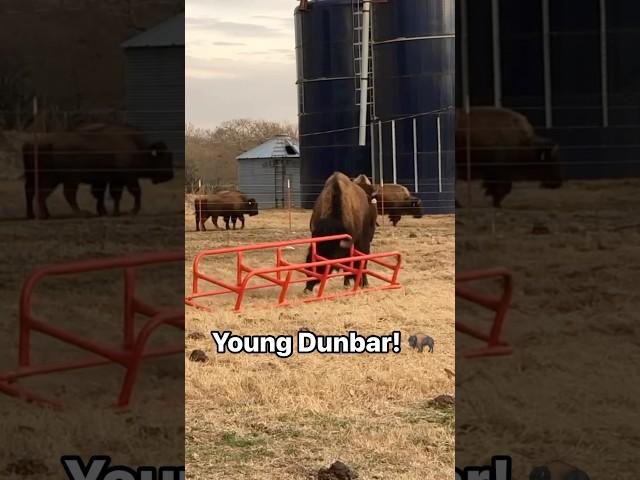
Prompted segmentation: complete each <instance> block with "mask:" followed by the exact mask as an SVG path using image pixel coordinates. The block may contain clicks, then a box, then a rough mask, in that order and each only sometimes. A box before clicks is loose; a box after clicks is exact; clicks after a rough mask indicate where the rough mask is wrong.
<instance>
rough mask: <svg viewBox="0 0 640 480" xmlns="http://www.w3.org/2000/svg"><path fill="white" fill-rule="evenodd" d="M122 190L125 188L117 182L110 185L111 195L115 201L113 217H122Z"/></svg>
mask: <svg viewBox="0 0 640 480" xmlns="http://www.w3.org/2000/svg"><path fill="white" fill-rule="evenodd" d="M122 190H124V187H123V186H122V185H121V184H120V183H117V182H111V183H110V184H109V195H111V198H112V199H113V216H114V217H117V216H118V215H120V200H122Z"/></svg>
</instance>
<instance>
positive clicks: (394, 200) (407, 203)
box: [375, 183, 422, 227]
mask: <svg viewBox="0 0 640 480" xmlns="http://www.w3.org/2000/svg"><path fill="white" fill-rule="evenodd" d="M375 196H376V200H377V207H378V213H382V209H383V208H384V213H385V215H389V220H391V223H392V224H393V226H394V227H395V226H396V225H397V224H398V222H399V221H400V219H401V218H402V215H411V216H412V217H413V218H422V201H421V200H420V199H419V198H418V197H414V196H413V195H411V193H410V192H409V189H408V188H407V187H405V186H403V185H398V184H395V183H385V184H384V186H383V187H382V188H381V187H380V185H376V193H375Z"/></svg>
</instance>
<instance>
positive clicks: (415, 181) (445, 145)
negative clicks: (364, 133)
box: [373, 0, 455, 213]
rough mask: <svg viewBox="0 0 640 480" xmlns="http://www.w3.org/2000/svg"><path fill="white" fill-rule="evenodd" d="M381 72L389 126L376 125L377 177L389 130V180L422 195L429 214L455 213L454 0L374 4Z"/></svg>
mask: <svg viewBox="0 0 640 480" xmlns="http://www.w3.org/2000/svg"><path fill="white" fill-rule="evenodd" d="M373 72H374V75H373V79H374V85H375V104H374V105H375V107H374V108H375V116H376V117H377V120H378V121H379V122H381V125H380V126H378V125H375V121H374V127H375V130H374V131H375V136H374V147H375V149H376V150H375V157H376V161H375V162H374V164H375V167H376V170H377V171H376V172H374V177H375V178H376V180H379V178H380V170H381V169H380V161H379V160H380V158H379V157H380V154H379V153H380V152H379V145H380V141H379V140H380V139H379V138H377V137H378V132H381V133H382V142H381V143H382V173H383V177H384V181H385V183H388V182H395V183H400V184H403V185H405V186H406V187H407V188H409V189H410V190H412V191H416V190H417V194H418V196H419V197H421V198H422V201H423V204H424V205H425V209H426V211H427V212H430V213H449V212H452V211H453V210H454V208H455V151H454V150H455V149H454V137H455V111H454V108H453V107H454V104H455V6H454V0H421V1H415V0H389V1H388V2H386V3H374V8H373ZM433 112H438V113H433ZM392 121H393V122H392ZM394 139H395V142H394ZM394 143H395V168H394V149H393V144H394ZM416 167H417V168H416ZM416 170H417V173H416Z"/></svg>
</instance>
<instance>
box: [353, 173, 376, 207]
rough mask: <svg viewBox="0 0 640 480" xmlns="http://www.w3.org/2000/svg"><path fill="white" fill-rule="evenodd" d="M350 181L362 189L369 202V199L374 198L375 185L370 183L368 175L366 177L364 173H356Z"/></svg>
mask: <svg viewBox="0 0 640 480" xmlns="http://www.w3.org/2000/svg"><path fill="white" fill-rule="evenodd" d="M352 182H353V183H355V184H356V185H358V186H359V187H360V188H361V189H362V190H364V193H366V194H367V198H368V199H369V202H371V200H373V199H374V198H375V196H376V194H375V187H374V186H373V184H372V183H371V180H369V177H367V176H366V175H364V174H361V175H358V176H357V177H356V178H354V179H353V180H352Z"/></svg>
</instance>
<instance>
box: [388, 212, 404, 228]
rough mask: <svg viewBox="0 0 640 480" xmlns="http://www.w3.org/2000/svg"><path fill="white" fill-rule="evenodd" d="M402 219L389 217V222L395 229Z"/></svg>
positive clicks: (396, 216) (394, 216)
mask: <svg viewBox="0 0 640 480" xmlns="http://www.w3.org/2000/svg"><path fill="white" fill-rule="evenodd" d="M401 218H402V217H401V216H400V215H389V220H390V221H391V223H392V224H393V226H394V227H395V226H396V225H397V224H398V222H399V221H400V219H401Z"/></svg>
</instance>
